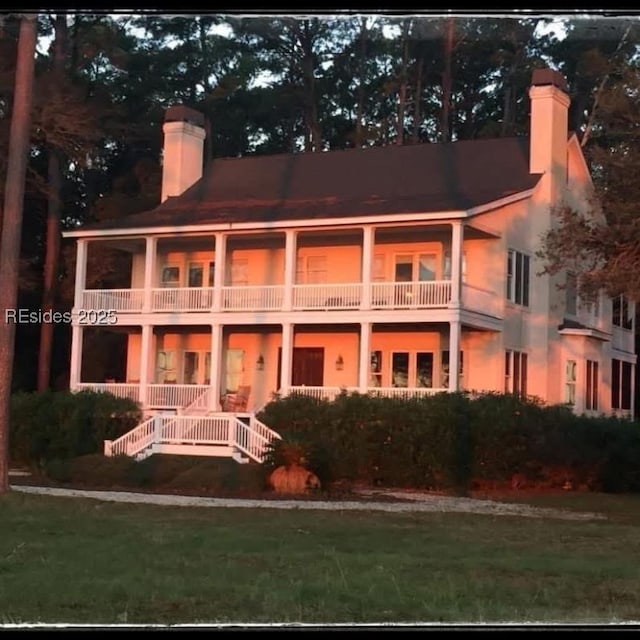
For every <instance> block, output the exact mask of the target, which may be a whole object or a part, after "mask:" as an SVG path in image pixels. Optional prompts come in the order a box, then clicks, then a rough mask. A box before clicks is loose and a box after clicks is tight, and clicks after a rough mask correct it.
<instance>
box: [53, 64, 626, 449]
mask: <svg viewBox="0 0 640 640" xmlns="http://www.w3.org/2000/svg"><path fill="white" fill-rule="evenodd" d="M530 99H531V123H530V136H529V137H528V138H500V139H479V140H467V141H458V142H453V143H446V144H417V145H406V146H398V145H393V146H387V147H377V148H368V149H350V150H344V151H330V152H325V153H297V154H284V155H274V156H247V157H241V158H222V159H215V160H212V161H211V162H209V163H208V164H206V166H204V168H203V141H204V138H205V130H204V126H203V118H202V116H201V114H199V113H198V112H196V111H194V110H192V109H189V108H186V107H172V108H169V109H168V110H167V112H166V116H165V122H164V127H163V130H164V140H165V143H164V156H163V178H162V202H161V204H160V205H159V206H158V207H156V208H155V209H153V210H151V211H146V212H143V213H139V214H135V215H131V216H128V217H126V218H122V219H117V220H109V221H105V222H102V223H99V224H93V225H87V226H86V227H83V228H79V229H76V230H73V231H68V232H66V234H65V235H66V236H67V237H72V238H75V239H76V241H77V268H76V283H75V307H74V323H73V328H72V331H73V335H72V350H71V388H72V389H82V388H87V387H88V388H94V389H102V390H108V391H111V392H112V393H115V394H116V395H121V396H127V397H130V398H133V399H135V400H137V401H139V402H140V403H141V405H142V406H143V408H144V410H145V411H146V412H147V414H148V415H152V414H154V413H161V412H164V413H166V412H177V414H178V415H179V416H182V418H181V419H183V420H184V421H186V420H187V417H188V416H190V415H192V414H194V411H195V410H196V409H197V411H196V413H198V412H199V413H198V415H200V416H202V415H204V414H205V413H206V414H208V415H210V416H218V417H219V418H220V420H222V419H223V417H224V415H225V413H224V412H225V410H226V411H228V412H230V413H231V414H234V413H237V412H238V411H246V412H248V414H249V415H250V414H251V412H253V411H254V410H255V409H257V408H259V407H261V406H263V405H264V404H265V403H267V402H268V401H269V400H270V399H271V398H272V395H273V394H274V392H278V393H280V394H289V393H294V392H295V393H305V394H310V395H314V396H317V397H324V396H326V397H332V396H334V395H335V394H337V393H338V392H339V391H340V390H341V389H346V390H354V391H359V392H361V393H375V394H383V395H388V396H403V397H404V396H407V395H422V394H432V393H437V392H441V391H456V390H459V389H466V390H476V391H497V392H501V391H508V392H518V393H522V394H528V395H533V396H537V397H539V398H541V399H542V400H544V401H545V402H548V403H570V404H571V405H572V406H573V407H574V408H575V410H576V411H577V412H583V411H593V412H603V413H610V412H615V411H625V412H632V410H633V395H634V369H635V366H634V365H635V362H636V356H635V354H634V351H635V349H634V333H633V329H634V327H633V317H634V313H633V311H634V309H633V305H631V304H627V303H626V301H624V300H620V299H619V300H616V301H612V300H610V299H607V298H605V297H604V296H601V298H600V300H599V301H598V302H597V303H592V304H590V305H585V304H581V303H580V300H579V299H578V296H577V294H576V288H575V286H574V285H573V280H572V278H573V277H574V276H572V275H571V274H569V275H568V276H567V274H563V275H561V276H554V277H550V276H548V275H540V273H541V270H542V265H541V264H540V261H539V260H538V259H537V258H536V250H537V249H538V248H539V244H540V239H541V234H543V233H544V232H545V231H546V230H547V229H549V228H550V226H551V225H552V224H554V216H553V212H552V208H553V206H554V205H556V204H557V203H559V202H560V201H561V200H562V199H565V200H566V201H568V202H570V203H571V204H573V205H574V206H586V198H587V196H588V194H589V190H590V188H591V180H590V176H589V171H588V168H587V165H586V163H585V160H584V157H583V154H582V151H581V147H580V144H579V141H578V139H577V137H576V135H570V134H569V132H568V107H569V97H568V94H567V87H566V83H565V80H564V78H563V77H562V75H561V74H560V73H558V72H556V71H552V70H550V69H541V70H537V71H535V72H534V74H533V79H532V86H531V88H530ZM101 243H104V244H105V245H108V246H109V247H113V248H117V249H118V250H120V251H123V252H128V253H129V254H130V256H131V260H130V264H131V273H130V286H129V287H128V288H126V289H118V290H115V289H107V290H90V289H86V287H85V275H86V264H87V255H88V253H90V252H91V250H92V248H93V247H95V246H97V245H99V244H101ZM558 285H561V286H560V287H559V286H558ZM87 320H88V321H89V322H91V321H92V320H93V321H96V320H100V321H102V322H104V323H105V326H110V327H111V328H112V329H113V330H117V331H120V332H126V334H127V340H128V349H127V362H126V371H125V369H124V368H123V374H122V379H120V380H114V381H109V382H106V381H104V380H83V379H81V371H82V358H83V348H82V345H83V332H85V331H91V330H92V327H91V326H90V324H86V323H85V322H86V321H87ZM111 323H113V324H111ZM103 328H104V327H103ZM85 357H86V356H85ZM453 372H455V374H454V373H453ZM238 395H239V396H244V402H239V398H238ZM234 396H235V398H236V400H238V403H237V404H236V405H233V404H229V402H228V401H229V400H233V398H234ZM164 419H165V418H163V420H164ZM176 419H177V418H176ZM150 424H151V422H149V425H150ZM184 424H186V422H184ZM212 424H213V423H212ZM243 424H244V423H243ZM247 424H249V423H247ZM251 424H252V425H254V427H255V426H256V425H257V421H255V419H254V418H253V417H252V422H251ZM149 425H147V431H146V433H147V436H146V437H147V439H148V438H151V437H152V436H151V435H149V434H150V429H151V427H150V426H149ZM155 428H156V430H157V428H158V426H157V422H156V427H155ZM212 428H213V427H212ZM256 428H258V427H256ZM183 435H184V434H183ZM225 437H226V436H225ZM194 438H195V436H194ZM195 440H197V438H195V439H194V442H195ZM205 440H206V438H205ZM202 451H204V449H202Z"/></svg>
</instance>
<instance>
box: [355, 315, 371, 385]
mask: <svg viewBox="0 0 640 640" xmlns="http://www.w3.org/2000/svg"><path fill="white" fill-rule="evenodd" d="M370 353H371V323H370V322H361V323H360V366H359V367H358V390H359V391H360V393H367V388H368V387H369V367H370V358H371V356H370Z"/></svg>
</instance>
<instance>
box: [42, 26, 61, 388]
mask: <svg viewBox="0 0 640 640" xmlns="http://www.w3.org/2000/svg"><path fill="white" fill-rule="evenodd" d="M54 26H55V33H56V35H55V40H54V44H53V69H52V74H53V77H54V79H55V81H54V84H53V87H54V91H59V90H60V89H59V88H60V87H61V86H62V80H63V78H64V73H65V63H66V59H67V16H66V15H65V14H58V15H57V16H56V19H55V22H54ZM48 151H49V159H48V160H49V167H48V173H49V197H48V203H47V241H46V245H45V246H46V249H45V260H44V290H43V294H42V309H43V311H47V310H52V309H53V307H54V304H55V299H56V292H57V281H58V261H59V256H60V210H61V202H62V159H61V157H60V153H59V151H58V150H57V149H56V148H55V147H53V146H52V145H49V149H48ZM53 331H54V325H53V323H50V322H43V323H42V324H41V325H40V349H39V351H38V386H37V389H38V391H45V390H46V389H48V388H49V383H50V380H51V352H52V347H53Z"/></svg>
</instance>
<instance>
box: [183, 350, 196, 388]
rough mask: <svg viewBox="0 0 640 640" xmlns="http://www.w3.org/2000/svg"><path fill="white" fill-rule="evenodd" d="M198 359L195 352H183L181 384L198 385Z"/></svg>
mask: <svg viewBox="0 0 640 640" xmlns="http://www.w3.org/2000/svg"><path fill="white" fill-rule="evenodd" d="M198 359H199V353H198V352H197V351H185V352H184V361H183V363H182V368H183V378H182V383H183V384H197V383H198Z"/></svg>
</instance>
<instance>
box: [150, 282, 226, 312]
mask: <svg viewBox="0 0 640 640" xmlns="http://www.w3.org/2000/svg"><path fill="white" fill-rule="evenodd" d="M212 306H213V288H212V287H189V288H184V289H168V288H162V289H152V290H151V310H152V311H206V310H208V309H211V307H212Z"/></svg>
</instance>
